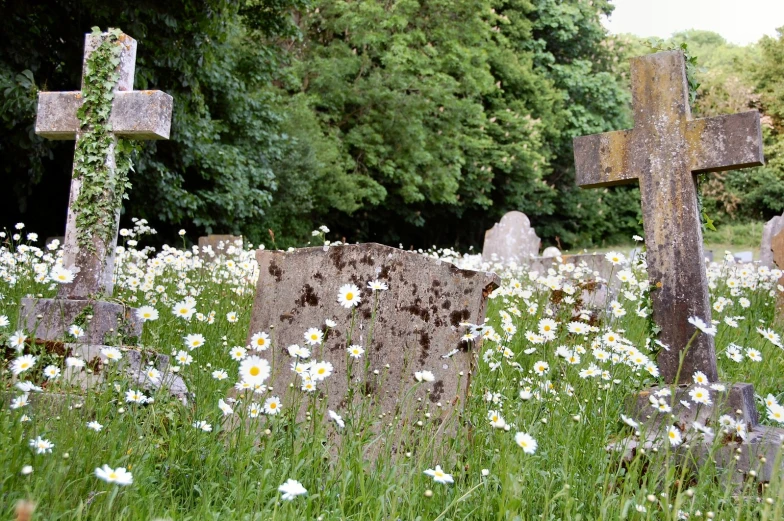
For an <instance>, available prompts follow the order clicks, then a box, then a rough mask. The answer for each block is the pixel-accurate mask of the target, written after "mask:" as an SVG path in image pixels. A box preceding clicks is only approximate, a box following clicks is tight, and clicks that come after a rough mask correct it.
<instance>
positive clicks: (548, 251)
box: [542, 246, 561, 258]
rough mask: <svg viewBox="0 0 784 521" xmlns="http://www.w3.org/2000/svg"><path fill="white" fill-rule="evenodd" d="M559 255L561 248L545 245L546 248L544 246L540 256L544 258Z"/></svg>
mask: <svg viewBox="0 0 784 521" xmlns="http://www.w3.org/2000/svg"><path fill="white" fill-rule="evenodd" d="M560 256H561V250H559V249H558V248H556V247H555V246H548V247H547V248H545V249H544V251H543V252H542V257H544V258H548V257H560Z"/></svg>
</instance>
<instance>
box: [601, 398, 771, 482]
mask: <svg viewBox="0 0 784 521" xmlns="http://www.w3.org/2000/svg"><path fill="white" fill-rule="evenodd" d="M695 387H701V388H703V389H706V388H707V386H699V385H689V386H679V387H678V388H676V389H675V390H674V391H673V395H674V396H666V397H663V399H664V400H665V401H666V403H667V404H668V405H670V406H671V407H672V411H671V412H668V413H663V412H658V411H656V410H655V409H654V407H653V404H652V402H651V397H652V396H654V395H655V394H656V393H657V392H658V391H660V390H661V389H660V388H655V387H654V388H651V389H648V390H645V391H642V392H640V393H639V394H637V395H636V396H634V397H632V398H631V399H630V400H629V401H628V403H627V408H628V410H629V414H630V415H631V418H632V419H633V420H635V421H636V422H638V423H639V424H640V426H639V428H638V429H637V432H636V433H635V436H634V437H628V438H626V439H623V440H620V441H618V442H615V443H612V444H611V445H610V446H609V447H608V450H610V451H614V452H618V451H620V452H623V453H624V454H623V458H624V459H625V460H627V461H631V460H632V459H634V457H635V455H636V454H638V453H639V452H643V451H653V452H656V451H659V452H661V451H664V450H666V449H669V448H670V447H671V445H670V442H669V441H668V438H667V429H668V428H669V427H670V426H672V425H679V426H681V428H685V432H682V433H681V434H682V437H683V443H682V444H681V445H679V446H677V447H674V448H672V449H671V450H672V451H673V453H674V454H675V455H676V457H677V458H678V459H679V460H680V461H681V462H682V463H684V464H686V465H689V466H690V467H692V468H693V469H694V470H695V471H698V470H699V469H700V468H701V467H703V466H704V465H706V464H708V463H709V462H712V463H713V464H714V465H716V467H717V468H720V469H724V470H727V471H730V472H732V473H733V475H732V481H733V482H735V483H738V484H741V483H743V481H745V480H746V479H747V478H748V477H751V476H753V477H754V479H756V480H757V481H759V482H763V483H765V482H769V481H771V478H772V477H773V476H774V474H777V471H778V472H780V471H781V470H784V460H782V458H781V456H780V455H779V452H780V451H781V449H782V447H784V429H781V428H776V427H768V426H765V425H760V424H759V414H758V412H757V409H756V405H755V401H754V386H753V385H751V384H746V383H739V384H733V385H728V386H726V390H725V391H714V390H710V399H711V403H712V404H711V405H700V406H697V404H695V403H694V402H693V401H692V400H691V398H690V396H689V391H691V390H692V389H694V388H695ZM673 398H674V399H673ZM681 400H683V401H685V402H687V403H689V405H690V407H686V406H684V405H683V404H682V403H681ZM725 414H726V415H729V416H731V417H732V418H733V420H735V421H743V422H744V423H745V425H746V429H747V434H746V439H745V440H744V439H741V438H740V437H738V436H736V435H728V434H725V433H724V432H722V431H721V429H720V425H719V417H721V416H722V415H725ZM695 421H696V422H699V423H701V424H702V425H706V426H708V427H710V428H712V429H713V431H714V432H713V434H704V433H700V432H698V431H697V430H695V429H694V428H693V422H695Z"/></svg>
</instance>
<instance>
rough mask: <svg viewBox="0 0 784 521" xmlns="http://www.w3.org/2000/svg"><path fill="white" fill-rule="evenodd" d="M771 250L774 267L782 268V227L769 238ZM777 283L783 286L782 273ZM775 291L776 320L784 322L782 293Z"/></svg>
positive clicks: (783, 248)
mask: <svg viewBox="0 0 784 521" xmlns="http://www.w3.org/2000/svg"><path fill="white" fill-rule="evenodd" d="M771 250H772V253H773V262H774V265H775V267H777V268H778V269H780V270H784V229H782V230H781V231H779V233H777V234H776V235H774V236H773V239H772V240H771ZM778 284H779V285H783V286H784V275H782V276H781V277H780V278H779V281H778ZM775 291H776V322H778V323H779V324H784V293H782V292H781V291H779V290H778V289H776V290H775Z"/></svg>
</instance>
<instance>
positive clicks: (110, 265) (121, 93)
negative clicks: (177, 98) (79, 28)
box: [35, 34, 172, 298]
mask: <svg viewBox="0 0 784 521" xmlns="http://www.w3.org/2000/svg"><path fill="white" fill-rule="evenodd" d="M101 41H102V40H101V37H100V36H98V35H93V34H87V35H86V37H85V43H84V61H83V69H82V71H83V72H82V86H83V87H84V75H85V72H86V64H87V59H88V58H89V56H90V54H92V52H93V51H95V50H96V49H97V48H98V46H99V45H100V44H101ZM118 45H122V51H121V54H120V64H119V65H118V72H119V76H120V78H119V81H118V83H117V86H116V88H115V94H114V100H113V101H112V112H111V116H110V118H109V124H110V125H111V126H110V128H111V129H112V130H111V134H112V137H113V140H114V144H115V145H116V142H117V138H128V139H169V130H170V128H171V114H172V97H171V96H169V95H168V94H166V93H165V92H161V91H157V90H142V91H134V90H133V76H134V68H135V65H136V40H134V39H133V38H131V37H130V36H128V35H126V34H121V35H120V37H119V41H118ZM81 104H82V93H81V92H80V91H75V92H41V93H39V94H38V116H37V118H36V122H35V133H36V134H38V135H39V136H43V137H45V138H49V139H76V140H78V139H79V129H80V124H79V120H78V118H77V116H76V111H77V110H78V108H79V107H80V106H81ZM114 149H115V147H114V146H112V147H111V148H110V149H109V153H108V154H107V157H106V159H105V161H106V165H107V166H108V167H109V169H110V171H111V174H114V170H115V167H116V164H115V157H114ZM81 185H82V182H81V179H78V178H76V177H72V178H71V195H70V198H69V203H68V220H67V224H66V229H65V244H64V245H63V250H64V251H63V265H64V266H65V267H66V268H68V269H70V270H71V271H75V272H76V276H75V278H74V281H73V283H71V284H62V285H60V289H59V293H58V296H59V297H61V298H85V297H88V296H90V295H96V294H104V295H111V294H112V289H113V286H114V284H113V282H112V275H113V272H114V250H115V247H116V245H117V232H118V229H119V225H120V209H119V208H118V209H117V213H116V215H115V216H114V237H113V239H112V241H110V242H108V243H105V242H104V240H103V238H101V237H97V236H96V235H97V234H94V235H93V238H92V241H93V245H94V250H95V251H88V250H87V249H83V248H80V247H79V245H78V243H77V228H76V219H77V215H76V212H75V211H74V209H73V204H74V201H76V199H77V197H78V195H79V190H80V189H81ZM104 196H105V197H112V196H113V194H110V193H105V194H104Z"/></svg>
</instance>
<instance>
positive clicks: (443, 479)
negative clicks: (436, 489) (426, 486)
mask: <svg viewBox="0 0 784 521" xmlns="http://www.w3.org/2000/svg"><path fill="white" fill-rule="evenodd" d="M425 474H427V475H428V476H430V477H431V478H433V481H435V482H436V483H443V484H447V483H454V482H455V480H454V478H452V475H451V474H447V473H446V472H444V471H443V469H442V468H441V465H436V468H435V469H427V470H426V471H425Z"/></svg>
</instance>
